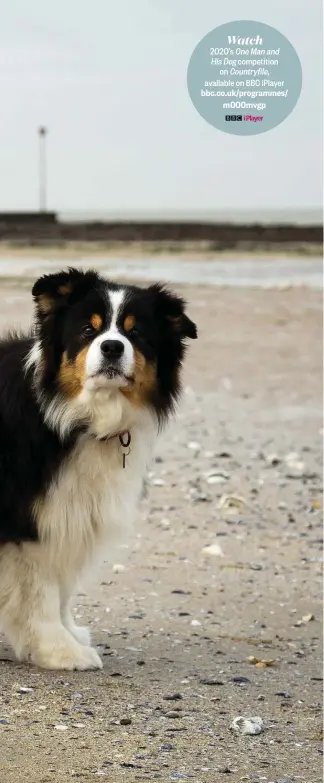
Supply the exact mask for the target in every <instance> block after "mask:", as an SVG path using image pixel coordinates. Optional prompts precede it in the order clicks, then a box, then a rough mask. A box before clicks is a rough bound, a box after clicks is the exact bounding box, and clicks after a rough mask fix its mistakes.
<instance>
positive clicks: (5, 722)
mask: <svg viewBox="0 0 324 783" xmlns="http://www.w3.org/2000/svg"><path fill="white" fill-rule="evenodd" d="M0 723H1V725H3V726H8V724H9V721H8V720H6V719H5V718H0Z"/></svg>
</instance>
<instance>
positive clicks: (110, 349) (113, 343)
mask: <svg viewBox="0 0 324 783" xmlns="http://www.w3.org/2000/svg"><path fill="white" fill-rule="evenodd" d="M100 348H101V351H102V353H103V355H104V356H106V357H107V359H119V357H120V356H121V355H122V353H124V343H122V342H121V341H120V340H104V341H103V343H101V346H100Z"/></svg>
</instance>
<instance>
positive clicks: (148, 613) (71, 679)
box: [0, 285, 323, 783]
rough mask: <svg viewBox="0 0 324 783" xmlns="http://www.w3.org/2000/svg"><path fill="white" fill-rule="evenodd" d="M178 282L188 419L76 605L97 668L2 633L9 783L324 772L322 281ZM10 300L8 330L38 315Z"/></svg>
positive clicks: (11, 294) (201, 779) (260, 777)
mask: <svg viewBox="0 0 324 783" xmlns="http://www.w3.org/2000/svg"><path fill="white" fill-rule="evenodd" d="M177 290H179V291H181V292H182V293H183V294H184V295H185V296H186V297H187V299H188V300H189V302H190V306H189V312H190V315H191V317H193V318H194V319H195V320H196V321H197V323H198V326H199V333H200V337H199V340H198V341H196V342H195V343H192V344H191V345H190V350H189V353H188V359H187V362H186V366H185V373H184V387H185V393H184V396H183V401H182V404H181V407H180V410H179V415H178V418H177V420H176V421H174V422H172V423H171V424H170V426H169V428H168V431H167V432H166V433H165V434H164V436H163V437H162V438H161V440H160V442H159V445H158V448H157V453H156V454H157V461H156V462H155V464H154V465H153V466H152V473H151V474H150V480H149V487H148V496H147V498H146V499H145V500H143V502H142V505H141V508H140V512H139V515H138V524H137V527H136V529H135V530H134V534H133V537H132V538H131V540H130V541H129V542H128V543H127V546H126V547H125V546H124V547H121V548H119V549H118V550H117V551H116V553H115V555H114V557H113V563H114V564H115V566H117V567H115V569H113V568H112V566H111V565H108V564H107V563H106V564H105V563H104V564H103V565H102V567H101V569H100V570H99V571H98V573H96V574H94V578H93V581H92V583H90V586H89V588H87V591H84V592H82V593H80V594H79V595H77V596H76V598H75V614H76V617H77V622H79V623H81V624H84V623H88V624H90V626H91V628H92V631H93V640H94V643H95V644H96V645H98V647H99V650H100V651H101V653H102V655H103V660H104V668H103V670H102V671H100V672H86V673H78V672H73V673H70V672H65V673H64V672H42V671H40V670H38V669H36V668H32V667H29V666H26V665H21V664H17V663H16V662H14V660H13V657H12V653H11V651H10V649H9V648H8V646H7V645H6V643H5V641H4V640H3V639H1V649H0V657H1V662H0V679H1V694H2V697H1V707H0V733H1V744H0V781H1V783H18V781H19V783H47V781H53V783H63V782H64V783H65V781H70V780H71V781H72V780H74V778H76V779H78V780H80V781H90V780H93V779H94V778H95V777H97V776H102V777H103V779H106V780H107V781H109V783H120V781H147V780H148V781H149V780H161V781H169V780H179V781H181V780H192V781H195V783H205V781H206V783H207V781H208V783H221V782H222V781H223V780H227V779H228V780H230V781H233V783H238V781H246V782H247V783H261V781H262V782H265V783H270V781H272V782H273V781H281V782H283V781H285V783H288V781H302V782H303V783H319V781H321V780H322V775H321V768H322V755H321V754H322V743H321V737H322V721H321V695H322V667H321V622H320V621H321V604H320V599H321V574H322V551H323V536H322V521H321V517H322V499H321V492H322V471H321V441H322V437H321V426H322V422H321V401H322V388H321V294H320V293H319V292H317V291H310V290H307V289H302V288H301V289H294V288H290V289H289V290H284V291H283V290H273V291H262V290H257V289H245V290H238V289H235V288H233V289H218V288H206V287H199V286H195V287H190V286H187V287H181V286H179V287H178V289H177ZM0 297H1V312H0V326H1V327H6V326H8V325H14V324H19V323H20V324H24V325H26V324H28V322H29V318H30V313H31V302H30V297H29V295H28V293H27V291H25V290H23V289H22V290H20V289H19V287H17V285H15V286H14V288H12V290H11V288H10V287H9V286H6V287H5V288H2V289H1V293H0ZM233 495H234V496H235V498H240V499H241V500H235V501H232V502H234V503H236V504H237V505H238V508H233V507H228V506H229V505H230V501H229V500H228V496H233ZM224 496H225V497H224ZM226 498H227V499H226ZM210 546H211V549H208V547H210ZM206 547H207V551H206ZM204 550H205V551H204ZM302 618H304V619H302ZM251 656H254V658H255V659H256V662H260V661H262V660H266V661H268V662H269V661H272V665H268V666H266V665H261V666H257V665H255V663H254V664H252V663H250V662H249V661H248V658H249V657H251ZM21 688H23V689H24V688H27V689H31V690H30V691H27V692H24V691H22V692H21V690H20V689H21ZM166 697H168V698H166ZM169 697H172V698H171V699H170V698H169ZM176 697H177V698H176ZM239 715H243V716H247V717H251V716H260V717H261V718H262V720H263V722H264V730H263V731H262V733H260V734H259V735H257V736H244V735H236V734H234V733H233V731H232V730H231V723H232V721H233V719H234V718H235V717H236V716H239Z"/></svg>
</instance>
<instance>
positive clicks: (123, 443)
mask: <svg viewBox="0 0 324 783" xmlns="http://www.w3.org/2000/svg"><path fill="white" fill-rule="evenodd" d="M114 438H118V440H119V443H120V447H121V449H122V457H123V468H125V467H126V457H128V455H129V454H130V444H131V440H132V436H131V434H130V431H129V430H123V431H122V432H116V434H115V435H109V437H107V438H99V440H100V441H108V440H114Z"/></svg>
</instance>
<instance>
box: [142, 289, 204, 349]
mask: <svg viewBox="0 0 324 783" xmlns="http://www.w3.org/2000/svg"><path fill="white" fill-rule="evenodd" d="M150 291H151V293H152V294H153V296H154V297H155V302H156V311H157V313H158V314H159V316H160V317H162V318H163V319H164V320H165V321H166V322H167V323H168V325H169V327H170V328H171V330H172V332H173V333H174V334H177V335H179V337H190V338H191V339H192V340H195V339H196V338H197V337H198V333H197V326H196V324H195V323H194V322H193V321H191V319H190V318H188V316H187V315H186V313H185V307H186V302H185V300H184V299H182V297H181V296H177V294H174V293H173V292H172V291H169V289H168V288H166V287H165V286H164V285H161V284H160V283H157V284H155V285H152V286H151V287H150Z"/></svg>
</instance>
